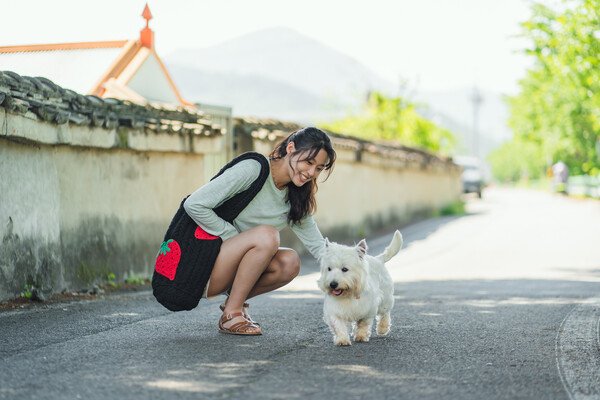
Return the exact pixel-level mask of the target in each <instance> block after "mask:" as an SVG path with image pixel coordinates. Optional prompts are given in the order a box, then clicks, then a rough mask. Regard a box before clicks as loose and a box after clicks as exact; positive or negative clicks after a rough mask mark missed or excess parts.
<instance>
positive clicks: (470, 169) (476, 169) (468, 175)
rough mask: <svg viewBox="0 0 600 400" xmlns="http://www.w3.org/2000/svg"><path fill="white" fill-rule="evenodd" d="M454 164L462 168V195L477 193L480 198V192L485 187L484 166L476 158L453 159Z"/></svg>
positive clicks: (462, 157)
mask: <svg viewBox="0 0 600 400" xmlns="http://www.w3.org/2000/svg"><path fill="white" fill-rule="evenodd" d="M454 162H455V163H456V164H457V165H460V166H461V167H462V168H463V172H462V175H461V180H462V184H463V192H464V193H477V197H479V198H481V192H482V191H483V188H484V187H485V174H484V166H483V163H482V162H481V160H479V159H478V158H477V157H467V156H461V157H455V158H454Z"/></svg>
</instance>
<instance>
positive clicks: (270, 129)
mask: <svg viewBox="0 0 600 400" xmlns="http://www.w3.org/2000/svg"><path fill="white" fill-rule="evenodd" d="M300 128H302V126H301V125H298V124H295V123H291V122H283V121H278V120H273V119H260V118H252V117H238V118H235V127H234V129H235V132H236V134H246V135H251V136H252V137H254V138H256V139H260V140H268V141H271V142H275V141H279V140H281V139H283V138H285V137H287V136H288V135H289V134H290V133H292V132H293V131H295V130H297V129H300ZM327 133H328V134H329V136H330V137H331V140H332V141H333V144H334V147H335V148H336V149H348V150H353V151H355V152H356V154H357V156H356V159H357V161H358V160H360V159H361V157H362V153H367V154H368V153H372V154H377V155H379V156H382V157H384V158H388V159H394V160H399V161H401V162H403V163H406V164H411V165H420V166H421V167H426V166H438V167H448V166H454V167H456V165H455V164H454V163H453V162H452V159H451V158H449V157H443V156H438V155H435V154H432V153H429V152H427V151H424V150H421V149H416V148H413V147H408V146H403V145H399V144H394V143H391V142H372V141H368V140H364V139H360V138H357V137H354V136H348V135H343V134H340V133H336V132H331V131H327Z"/></svg>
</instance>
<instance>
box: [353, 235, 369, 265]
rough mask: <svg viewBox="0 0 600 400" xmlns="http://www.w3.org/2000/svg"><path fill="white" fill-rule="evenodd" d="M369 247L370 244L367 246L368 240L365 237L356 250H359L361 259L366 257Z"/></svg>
mask: <svg viewBox="0 0 600 400" xmlns="http://www.w3.org/2000/svg"><path fill="white" fill-rule="evenodd" d="M368 249H369V246H367V241H366V240H365V239H363V240H361V241H360V242H358V244H357V245H356V251H358V257H359V258H360V259H361V260H362V259H364V258H365V255H366V254H367V250H368Z"/></svg>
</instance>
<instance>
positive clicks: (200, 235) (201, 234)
mask: <svg viewBox="0 0 600 400" xmlns="http://www.w3.org/2000/svg"><path fill="white" fill-rule="evenodd" d="M194 236H195V237H196V239H200V240H215V239H218V238H219V237H218V236H214V235H211V234H210V233H208V232H206V231H205V230H204V229H202V228H200V227H197V228H196V231H195V232H194Z"/></svg>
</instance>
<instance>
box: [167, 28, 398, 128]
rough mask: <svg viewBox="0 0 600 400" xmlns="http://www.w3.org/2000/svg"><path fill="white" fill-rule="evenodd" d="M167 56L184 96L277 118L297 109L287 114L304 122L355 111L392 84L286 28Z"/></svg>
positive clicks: (335, 51) (320, 44)
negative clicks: (377, 91) (293, 108)
mask: <svg viewBox="0 0 600 400" xmlns="http://www.w3.org/2000/svg"><path fill="white" fill-rule="evenodd" d="M164 59H165V62H166V64H167V65H168V66H169V69H170V71H171V72H172V74H173V77H174V79H175V81H176V83H177V84H178V86H179V88H180V90H181V91H182V94H183V95H184V96H185V97H187V98H188V99H190V100H192V101H199V102H210V101H214V102H216V103H221V104H229V105H231V106H233V108H234V112H235V113H236V114H242V113H244V114H246V113H250V114H255V115H258V116H262V115H265V113H270V114H271V115H270V116H277V115H278V114H279V110H282V109H283V110H285V109H288V107H289V108H291V107H299V108H296V110H295V111H292V110H288V111H287V112H285V113H284V114H283V115H285V116H287V115H294V114H299V115H301V116H302V119H303V120H306V118H307V117H308V118H311V117H310V116H311V115H312V112H313V111H314V112H316V113H317V114H315V115H314V116H313V117H312V118H311V119H312V120H313V121H316V120H319V119H327V117H328V116H332V117H337V116H339V115H343V114H344V113H346V112H348V111H351V110H355V109H356V108H357V107H360V105H361V104H362V103H363V101H364V99H365V97H366V96H367V93H368V92H369V91H372V90H385V89H386V88H388V87H390V84H389V83H388V82H386V81H385V80H384V79H382V78H380V77H379V76H378V75H377V74H375V73H374V72H373V71H371V70H369V69H368V68H367V67H365V66H363V65H362V64H360V63H359V62H358V61H356V60H355V59H353V58H352V57H349V56H347V55H345V54H342V53H340V52H338V51H337V50H334V49H333V48H331V47H328V46H326V45H324V44H322V43H319V42H318V41H316V40H314V39H311V38H309V37H307V36H304V35H301V34H300V33H298V32H296V31H294V30H291V29H287V28H271V29H265V30H261V31H258V32H254V33H250V34H248V35H245V36H241V37H239V38H236V39H232V40H230V41H227V42H225V43H222V44H220V45H216V46H212V47H207V48H201V49H189V50H179V51H176V52H174V53H171V54H169V55H167V56H166V57H164ZM234 83H235V85H234ZM236 85H238V86H236ZM232 91H235V92H237V93H231V92H232ZM233 100H235V102H234V101H233ZM303 107H305V108H306V107H307V108H306V109H305V110H303V109H302V108H303ZM282 118H283V117H282ZM300 122H301V121H300Z"/></svg>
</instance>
